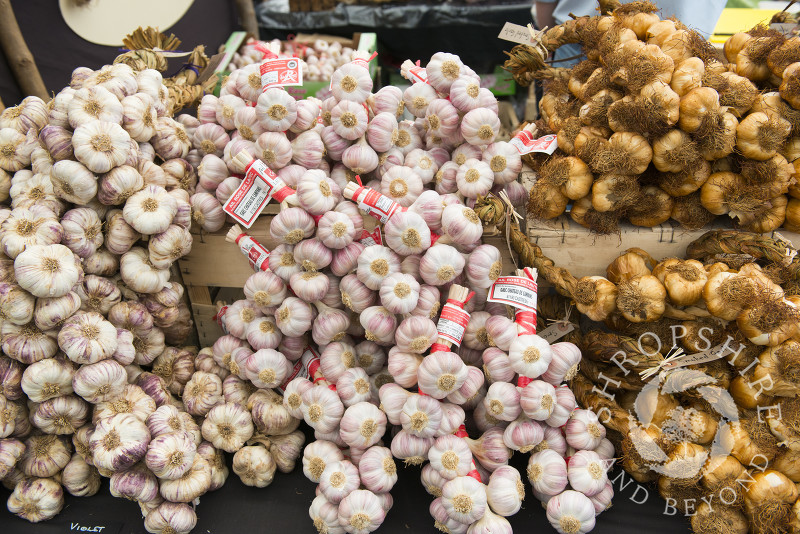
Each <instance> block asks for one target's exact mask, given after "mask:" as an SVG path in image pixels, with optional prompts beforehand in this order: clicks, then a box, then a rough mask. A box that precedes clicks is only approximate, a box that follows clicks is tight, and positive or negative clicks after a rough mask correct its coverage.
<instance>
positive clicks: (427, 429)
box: [400, 394, 443, 438]
mask: <svg viewBox="0 0 800 534" xmlns="http://www.w3.org/2000/svg"><path fill="white" fill-rule="evenodd" d="M442 416H443V413H442V408H441V403H440V402H439V401H438V400H436V399H434V398H432V397H429V396H427V395H418V394H412V395H410V396H409V397H408V398H407V399H406V402H405V403H404V404H403V408H402V410H401V411H400V425H401V426H402V427H403V430H405V431H406V432H408V433H409V434H411V435H414V436H417V437H420V438H431V437H434V436H435V435H436V432H437V431H438V430H439V425H440V424H441V422H442Z"/></svg>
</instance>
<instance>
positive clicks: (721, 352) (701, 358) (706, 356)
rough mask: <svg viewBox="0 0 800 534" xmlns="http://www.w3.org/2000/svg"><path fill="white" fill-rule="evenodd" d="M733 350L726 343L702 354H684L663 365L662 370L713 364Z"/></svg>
mask: <svg viewBox="0 0 800 534" xmlns="http://www.w3.org/2000/svg"><path fill="white" fill-rule="evenodd" d="M732 352H734V350H733V349H732V348H731V347H730V346H728V344H727V343H723V344H721V345H716V346H714V347H711V348H710V349H708V350H707V351H704V352H696V353H694V354H685V355H683V356H678V357H676V358H674V359H672V360H671V361H669V362H667V363H665V364H664V365H663V366H662V369H677V368H678V367H686V366H687V365H697V364H699V363H707V362H713V361H714V360H719V359H720V358H724V357H725V356H727V355H728V354H730V353H732Z"/></svg>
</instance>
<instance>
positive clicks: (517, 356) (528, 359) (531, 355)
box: [508, 334, 553, 378]
mask: <svg viewBox="0 0 800 534" xmlns="http://www.w3.org/2000/svg"><path fill="white" fill-rule="evenodd" d="M508 357H509V359H510V360H511V367H512V368H513V369H514V370H515V371H516V372H517V373H518V374H519V375H520V376H525V377H528V378H538V377H539V376H541V375H542V374H544V372H545V371H547V368H548V366H549V365H550V362H551V361H552V359H553V352H552V351H551V350H550V344H549V343H548V342H547V341H546V340H545V339H543V338H541V337H539V336H537V335H535V334H533V335H523V336H518V337H517V338H516V339H514V340H513V341H512V342H511V345H510V347H509V350H508Z"/></svg>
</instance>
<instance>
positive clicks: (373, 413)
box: [339, 402, 386, 449]
mask: <svg viewBox="0 0 800 534" xmlns="http://www.w3.org/2000/svg"><path fill="white" fill-rule="evenodd" d="M385 431H386V415H385V414H384V413H383V412H382V411H381V410H379V409H378V408H377V407H375V406H374V405H373V404H370V403H368V402H359V403H356V404H354V405H352V406H350V407H348V408H347V409H346V410H345V411H344V414H343V415H342V419H341V421H340V423H339V435H340V436H341V438H342V440H344V442H345V443H347V444H348V445H349V446H350V447H357V448H360V449H367V448H369V447H371V446H373V445H375V444H376V443H377V442H378V441H379V440H380V439H381V438H382V437H383V434H384V432H385Z"/></svg>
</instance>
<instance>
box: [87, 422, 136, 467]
mask: <svg viewBox="0 0 800 534" xmlns="http://www.w3.org/2000/svg"><path fill="white" fill-rule="evenodd" d="M149 442H150V433H149V432H148V431H147V427H146V426H145V425H144V423H142V422H141V421H139V420H138V419H137V418H136V417H134V416H133V415H131V414H119V415H115V416H113V417H109V418H108V419H103V420H101V421H98V422H97V425H96V427H95V430H94V433H92V438H91V440H90V442H89V444H90V446H91V448H92V461H93V462H94V465H95V466H96V467H98V468H103V469H107V470H109V471H121V470H125V469H128V468H130V467H132V466H133V465H134V464H135V463H136V462H138V461H139V460H140V459H142V458H143V457H144V455H145V453H146V452H147V445H148V443H149Z"/></svg>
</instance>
